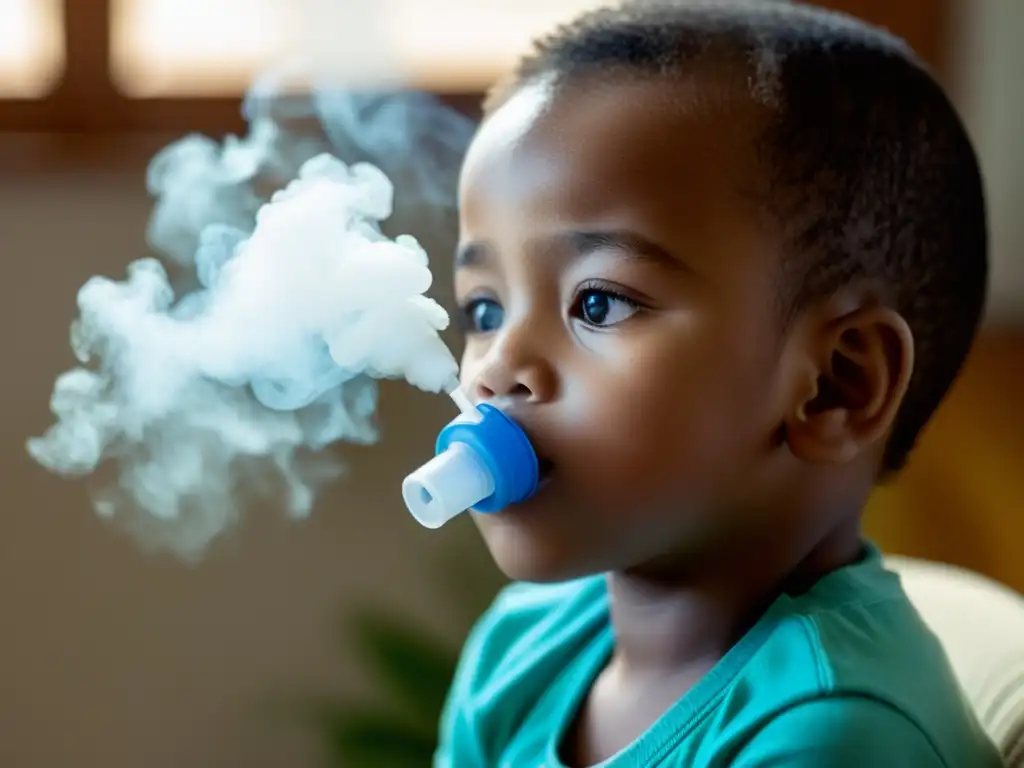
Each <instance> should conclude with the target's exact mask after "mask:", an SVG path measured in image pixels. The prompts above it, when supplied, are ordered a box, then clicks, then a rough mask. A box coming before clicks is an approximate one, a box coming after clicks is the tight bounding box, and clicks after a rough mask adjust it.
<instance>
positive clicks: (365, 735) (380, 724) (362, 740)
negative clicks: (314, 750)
mask: <svg viewBox="0 0 1024 768" xmlns="http://www.w3.org/2000/svg"><path fill="white" fill-rule="evenodd" d="M321 717H322V718H323V723H324V734H325V737H326V739H327V746H328V750H329V755H330V757H331V759H332V760H334V761H336V764H337V765H338V766H339V768H342V767H343V768H364V767H365V768H424V766H429V765H430V763H431V761H432V759H433V755H434V750H435V749H436V747H437V737H436V735H435V733H434V732H432V731H424V730H422V729H420V728H417V727H415V726H411V725H409V724H408V723H407V721H405V720H404V719H403V718H402V717H401V716H396V715H395V714H393V713H391V712H387V711H384V710H374V709H367V708H355V707H350V706H345V705H334V706H332V707H330V708H329V709H326V710H324V711H323V712H322V713H321Z"/></svg>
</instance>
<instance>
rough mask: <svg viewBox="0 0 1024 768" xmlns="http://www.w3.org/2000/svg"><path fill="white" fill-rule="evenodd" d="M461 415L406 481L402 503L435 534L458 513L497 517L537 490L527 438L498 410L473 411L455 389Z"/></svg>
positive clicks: (536, 469)
mask: <svg viewBox="0 0 1024 768" xmlns="http://www.w3.org/2000/svg"><path fill="white" fill-rule="evenodd" d="M450 395H451V398H452V400H454V401H455V404H456V405H458V406H459V410H460V411H461V413H460V414H459V416H457V417H456V418H455V419H453V420H452V421H451V422H449V424H448V425H447V426H446V427H445V428H444V429H442V430H441V432H440V434H439V435H438V436H437V441H436V443H435V445H434V454H435V455H434V458H433V459H431V460H430V461H428V462H427V463H426V464H424V465H423V466H422V467H420V468H419V469H417V470H416V471H415V472H413V473H412V474H410V475H409V476H408V477H406V478H405V481H404V482H403V483H402V497H403V498H404V499H405V505H406V507H408V509H409V512H410V513H411V514H412V516H413V517H414V518H416V520H418V521H419V522H420V524H422V525H423V526H425V527H427V528H440V527H441V526H442V525H444V524H445V523H447V522H448V521H449V520H451V519H452V518H454V517H456V516H458V515H459V514H461V513H462V512H465V511H467V510H469V509H472V510H474V511H476V512H498V511H500V510H502V509H504V508H505V507H507V506H509V505H510V504H517V503H521V502H523V501H526V500H527V499H528V498H529V497H530V496H532V495H533V494H534V493H535V492H536V490H537V484H538V481H539V476H540V467H539V462H538V461H537V454H536V453H534V450H533V446H532V445H531V444H530V440H529V438H528V437H527V436H526V433H525V432H523V430H522V429H521V428H520V427H519V425H518V424H516V423H515V422H514V421H512V419H510V418H509V417H508V416H506V415H505V414H504V413H502V412H501V411H500V410H499V409H497V408H495V407H493V406H491V405H487V404H482V405H479V406H475V405H473V404H472V403H471V402H470V401H469V399H468V398H467V397H466V396H465V394H463V393H462V391H461V390H459V389H458V388H457V387H456V388H454V389H452V391H451V393H450Z"/></svg>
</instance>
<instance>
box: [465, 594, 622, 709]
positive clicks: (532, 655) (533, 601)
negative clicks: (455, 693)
mask: <svg viewBox="0 0 1024 768" xmlns="http://www.w3.org/2000/svg"><path fill="white" fill-rule="evenodd" d="M607 595H608V593H607V584H606V581H605V579H604V577H601V576H592V577H587V578H584V579H577V580H574V581H569V582H561V583H558V584H532V583H526V582H515V583H513V584H510V585H509V586H507V587H505V588H504V589H502V590H501V592H499V593H498V595H497V597H496V598H495V599H494V601H493V602H492V604H491V606H490V608H488V609H487V611H486V612H485V613H484V614H483V616H482V617H481V618H480V619H479V620H478V621H477V623H476V625H475V626H474V628H473V630H472V632H471V633H470V636H469V639H468V640H467V642H466V646H465V648H464V650H463V664H464V666H465V668H466V671H467V672H469V671H470V670H472V677H471V679H468V680H466V683H467V684H470V685H472V687H473V688H477V689H479V688H480V687H481V686H485V685H487V683H488V682H489V681H496V680H497V679H507V678H509V677H514V678H518V679H520V680H521V679H522V678H523V677H524V675H526V674H527V673H528V672H531V671H535V670H534V667H535V666H536V665H537V664H541V663H543V665H544V666H545V667H547V666H548V665H549V664H551V661H550V660H551V659H552V658H554V659H560V660H562V661H563V662H564V661H565V660H566V659H567V658H569V657H571V656H572V655H573V654H575V653H577V652H578V651H579V650H580V647H581V645H582V644H585V643H587V642H589V641H590V640H591V639H592V638H593V637H594V636H595V635H596V634H598V633H599V632H600V631H601V630H602V629H604V628H607V626H608V597H607ZM556 663H557V662H556Z"/></svg>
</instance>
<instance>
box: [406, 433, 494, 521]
mask: <svg viewBox="0 0 1024 768" xmlns="http://www.w3.org/2000/svg"><path fill="white" fill-rule="evenodd" d="M492 493H494V478H492V477H491V473H490V472H489V471H488V469H487V465H486V464H484V462H483V460H482V459H481V458H480V457H479V456H477V454H476V451H474V450H473V449H472V448H470V447H469V446H468V445H466V444H465V443H453V444H452V445H451V446H450V447H449V448H448V449H447V450H445V451H444V452H442V453H440V454H438V455H437V456H435V457H434V458H433V459H431V460H430V461H428V462H427V463H426V464H424V465H423V466H422V467H420V468H419V469H417V470H416V471H415V472H413V473H412V474H411V475H409V476H408V477H406V478H405V481H404V482H403V483H402V497H403V499H404V500H405V505H406V507H408V508H409V512H410V513H411V514H412V516H413V517H414V518H416V520H418V521H419V523H420V524H421V525H423V526H424V527H426V528H440V527H441V526H442V525H444V524H445V523H447V522H448V521H449V520H451V519H452V518H453V517H456V516H457V515H459V514H461V513H462V512H465V511H466V510H467V509H470V508H471V507H473V506H474V505H475V504H478V503H479V502H481V501H483V500H484V499H486V498H487V497H488V496H490V495H491V494H492Z"/></svg>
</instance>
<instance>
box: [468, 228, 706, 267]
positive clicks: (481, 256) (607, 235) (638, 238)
mask: <svg viewBox="0 0 1024 768" xmlns="http://www.w3.org/2000/svg"><path fill="white" fill-rule="evenodd" d="M555 239H556V240H557V241H560V242H562V243H565V244H566V245H568V250H569V251H570V253H571V255H572V256H573V257H575V258H579V257H582V256H586V255H587V254H590V253H593V252H594V251H597V250H602V249H603V250H614V251H618V252H619V253H620V254H621V255H622V256H623V257H624V258H626V259H628V260H638V261H648V262H654V263H657V264H660V265H661V266H669V267H672V268H674V269H682V270H686V271H689V267H688V266H687V265H686V264H685V263H684V262H682V261H681V260H680V259H679V258H677V257H676V256H673V255H672V254H671V253H669V251H667V250H666V249H665V248H663V247H662V246H660V245H658V244H657V243H655V242H653V241H652V240H650V239H648V238H646V237H644V236H643V235H640V234H638V233H636V232H632V231H629V230H622V229H616V230H573V231H570V232H563V233H560V234H559V235H558V236H557V237H556V238H555ZM492 258H493V250H492V248H491V246H490V245H488V244H487V243H485V242H472V243H466V244H464V245H460V246H459V248H458V249H457V250H456V252H455V269H457V270H458V269H462V268H465V267H481V266H486V265H488V264H489V263H490V262H491V260H492Z"/></svg>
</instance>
